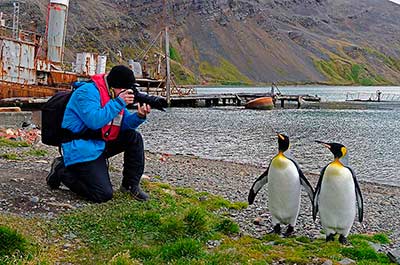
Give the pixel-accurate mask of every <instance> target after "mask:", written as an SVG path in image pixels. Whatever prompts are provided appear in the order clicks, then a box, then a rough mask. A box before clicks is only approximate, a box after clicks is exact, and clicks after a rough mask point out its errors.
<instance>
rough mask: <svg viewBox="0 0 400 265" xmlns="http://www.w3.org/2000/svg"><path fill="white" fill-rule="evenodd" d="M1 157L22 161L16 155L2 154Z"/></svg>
mask: <svg viewBox="0 0 400 265" xmlns="http://www.w3.org/2000/svg"><path fill="white" fill-rule="evenodd" d="M0 157H1V158H4V159H7V160H21V157H20V156H19V155H18V154H16V153H7V154H1V155H0Z"/></svg>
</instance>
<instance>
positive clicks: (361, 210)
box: [347, 167, 364, 223]
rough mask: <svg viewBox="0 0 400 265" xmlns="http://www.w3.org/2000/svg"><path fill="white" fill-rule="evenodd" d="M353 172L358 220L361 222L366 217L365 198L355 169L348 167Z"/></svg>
mask: <svg viewBox="0 0 400 265" xmlns="http://www.w3.org/2000/svg"><path fill="white" fill-rule="evenodd" d="M347 168H348V169H349V170H350V172H351V174H352V175H353V181H354V186H355V192H356V199H357V210H358V221H359V222H360V223H361V222H362V221H363V219H364V200H363V197H362V194H361V189H360V185H359V184H358V181H357V178H356V175H355V174H354V171H353V170H352V169H351V168H350V167H347Z"/></svg>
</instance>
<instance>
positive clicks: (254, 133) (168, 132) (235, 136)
mask: <svg viewBox="0 0 400 265" xmlns="http://www.w3.org/2000/svg"><path fill="white" fill-rule="evenodd" d="M342 88H343V87H342ZM257 89H258V88H257ZM288 89H289V88H288ZM290 89H294V88H290ZM296 89H297V88H296ZM301 89H304V90H296V91H301V92H300V93H299V94H302V93H304V92H306V93H307V94H310V93H312V92H310V90H307V89H308V88H301ZM328 89H329V91H331V90H332V89H333V88H332V87H329V88H328ZM345 89H346V91H347V90H350V89H356V88H345ZM368 89H370V90H371V91H376V89H374V88H368ZM379 89H381V90H382V91H385V89H386V88H379ZM389 89H390V91H391V93H398V94H400V88H387V90H389ZM281 90H282V92H283V93H289V92H286V91H288V90H286V88H282V89H281ZM284 91H285V92H284ZM314 91H316V92H317V93H318V95H322V94H321V89H320V90H317V89H315V90H314ZM227 92H229V91H227ZM290 93H291V92H290ZM326 93H327V95H329V98H334V97H336V98H342V97H340V95H341V94H340V93H337V92H336V91H335V90H333V92H330V94H329V93H328V92H326ZM399 120H400V108H399V107H396V108H393V109H370V110H326V109H302V110H297V109H275V110H273V111H257V110H246V109H244V108H242V107H214V108H171V109H169V110H168V111H167V112H166V113H162V112H159V111H153V112H152V113H151V115H150V116H149V118H148V122H147V123H145V124H144V125H142V127H141V129H140V131H141V132H142V134H143V135H144V138H145V144H146V149H147V150H151V151H159V152H166V153H175V154H176V153H180V154H194V155H198V156H200V157H205V158H211V159H222V160H228V161H235V162H241V163H250V164H254V165H262V166H267V165H268V163H269V160H270V159H271V158H272V156H273V155H274V154H275V153H276V151H277V139H276V135H275V134H274V133H273V132H272V129H273V130H276V131H279V132H283V133H286V134H287V135H289V137H290V139H291V153H292V156H293V157H294V158H295V159H296V160H297V161H298V162H299V164H300V165H301V167H302V168H303V170H304V171H305V172H314V173H317V172H319V170H320V169H321V168H322V167H323V166H325V165H326V164H327V163H328V162H329V161H330V160H331V159H332V154H331V153H330V152H329V150H328V149H326V148H324V147H323V146H321V145H319V144H317V143H315V142H314V141H315V140H322V141H326V142H339V143H342V144H344V145H346V146H347V147H348V150H349V158H350V165H351V166H352V167H353V169H354V170H355V172H356V174H357V176H358V178H359V179H362V180H366V181H371V182H378V183H385V184H392V185H397V186H400V176H399V175H400V163H399V161H400V152H399V151H400V138H399V135H400V126H399Z"/></svg>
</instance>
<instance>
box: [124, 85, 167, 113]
mask: <svg viewBox="0 0 400 265" xmlns="http://www.w3.org/2000/svg"><path fill="white" fill-rule="evenodd" d="M130 89H131V90H132V94H133V95H134V96H135V101H134V102H135V103H139V104H140V103H146V104H148V105H150V107H152V108H154V109H158V110H161V111H165V109H164V108H166V107H168V103H167V100H166V99H165V98H163V97H157V96H151V95H147V94H145V93H141V92H140V91H139V90H138V89H137V88H136V85H133V86H132V87H131V88H130Z"/></svg>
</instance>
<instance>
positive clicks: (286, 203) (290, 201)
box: [248, 133, 314, 236]
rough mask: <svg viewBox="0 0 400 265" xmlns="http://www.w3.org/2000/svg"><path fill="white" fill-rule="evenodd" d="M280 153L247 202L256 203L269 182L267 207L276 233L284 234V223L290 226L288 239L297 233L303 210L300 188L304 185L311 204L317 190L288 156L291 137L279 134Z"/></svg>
mask: <svg viewBox="0 0 400 265" xmlns="http://www.w3.org/2000/svg"><path fill="white" fill-rule="evenodd" d="M278 148H279V152H278V154H277V155H276V156H274V157H273V158H272V160H271V162H270V164H269V166H268V168H267V170H266V171H265V172H264V173H263V174H262V175H261V176H260V177H258V179H257V180H256V181H255V182H254V183H253V186H252V187H251V189H250V192H249V197H248V202H249V204H253V202H254V199H255V197H256V195H257V193H258V191H259V190H260V189H261V188H262V187H263V186H264V185H265V184H266V183H268V204H269V206H268V208H269V211H270V212H271V217H272V218H271V219H272V224H273V226H274V230H273V233H276V234H280V233H281V224H285V225H288V227H287V230H286V232H285V234H284V235H285V236H290V235H291V234H292V233H293V232H294V226H295V225H296V221H297V216H298V215H299V210H300V198H301V196H300V190H301V187H300V185H303V187H304V188H305V191H306V192H307V194H308V196H309V197H310V200H311V202H312V200H313V196H314V191H313V188H312V187H311V185H310V183H309V182H308V180H307V179H306V178H305V176H304V174H303V172H302V171H301V169H300V167H299V166H298V165H297V163H296V162H295V161H294V160H293V159H291V158H289V157H287V155H285V152H286V151H287V150H288V149H289V137H288V136H286V135H284V134H280V133H278Z"/></svg>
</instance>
